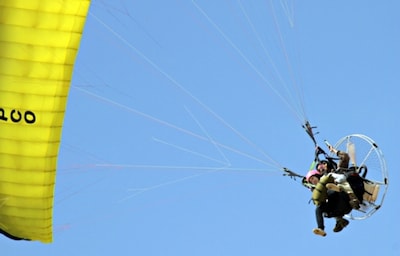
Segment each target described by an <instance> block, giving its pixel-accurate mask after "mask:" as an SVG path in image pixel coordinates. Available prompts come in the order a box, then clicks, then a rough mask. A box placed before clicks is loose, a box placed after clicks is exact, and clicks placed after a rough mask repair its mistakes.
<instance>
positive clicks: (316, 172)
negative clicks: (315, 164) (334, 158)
mask: <svg viewBox="0 0 400 256" xmlns="http://www.w3.org/2000/svg"><path fill="white" fill-rule="evenodd" d="M312 176H318V177H321V176H322V175H321V173H320V172H319V171H317V170H311V171H309V172H308V173H307V175H306V180H307V182H310V178H311V177H312Z"/></svg>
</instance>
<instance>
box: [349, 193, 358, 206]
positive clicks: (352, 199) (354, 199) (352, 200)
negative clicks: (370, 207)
mask: <svg viewBox="0 0 400 256" xmlns="http://www.w3.org/2000/svg"><path fill="white" fill-rule="evenodd" d="M348 195H349V199H350V200H349V203H350V206H351V208H353V209H356V210H358V209H360V201H359V200H358V198H357V197H356V195H354V193H349V194H348Z"/></svg>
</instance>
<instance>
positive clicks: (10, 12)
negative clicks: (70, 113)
mask: <svg viewBox="0 0 400 256" xmlns="http://www.w3.org/2000/svg"><path fill="white" fill-rule="evenodd" d="M89 4H90V0H0V229H1V230H2V231H3V232H6V233H8V234H9V235H11V236H14V237H18V238H23V239H29V240H37V241H42V242H46V243H47V242H51V241H52V214H53V197H54V185H55V174H56V165H57V154H58V150H59V145H60V138H61V131H62V124H63V119H64V111H65V107H66V101H67V97H68V91H69V86H70V81H71V76H72V71H73V64H74V61H75V57H76V53H77V50H78V47H79V42H80V38H81V34H82V31H83V27H84V23H85V20H86V15H87V12H88V9H89Z"/></svg>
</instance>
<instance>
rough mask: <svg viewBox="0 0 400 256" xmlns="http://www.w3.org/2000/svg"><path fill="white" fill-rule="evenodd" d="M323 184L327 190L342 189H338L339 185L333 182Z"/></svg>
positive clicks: (337, 190) (338, 190)
mask: <svg viewBox="0 0 400 256" xmlns="http://www.w3.org/2000/svg"><path fill="white" fill-rule="evenodd" d="M325 186H326V188H327V189H329V190H333V191H336V192H340V191H342V190H341V189H340V187H339V186H338V185H336V184H334V183H328V184H326V185H325Z"/></svg>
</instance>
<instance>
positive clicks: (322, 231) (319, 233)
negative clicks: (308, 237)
mask: <svg viewBox="0 0 400 256" xmlns="http://www.w3.org/2000/svg"><path fill="white" fill-rule="evenodd" d="M313 232H314V234H316V235H319V236H326V232H325V231H324V230H323V229H320V228H314V229H313Z"/></svg>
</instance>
